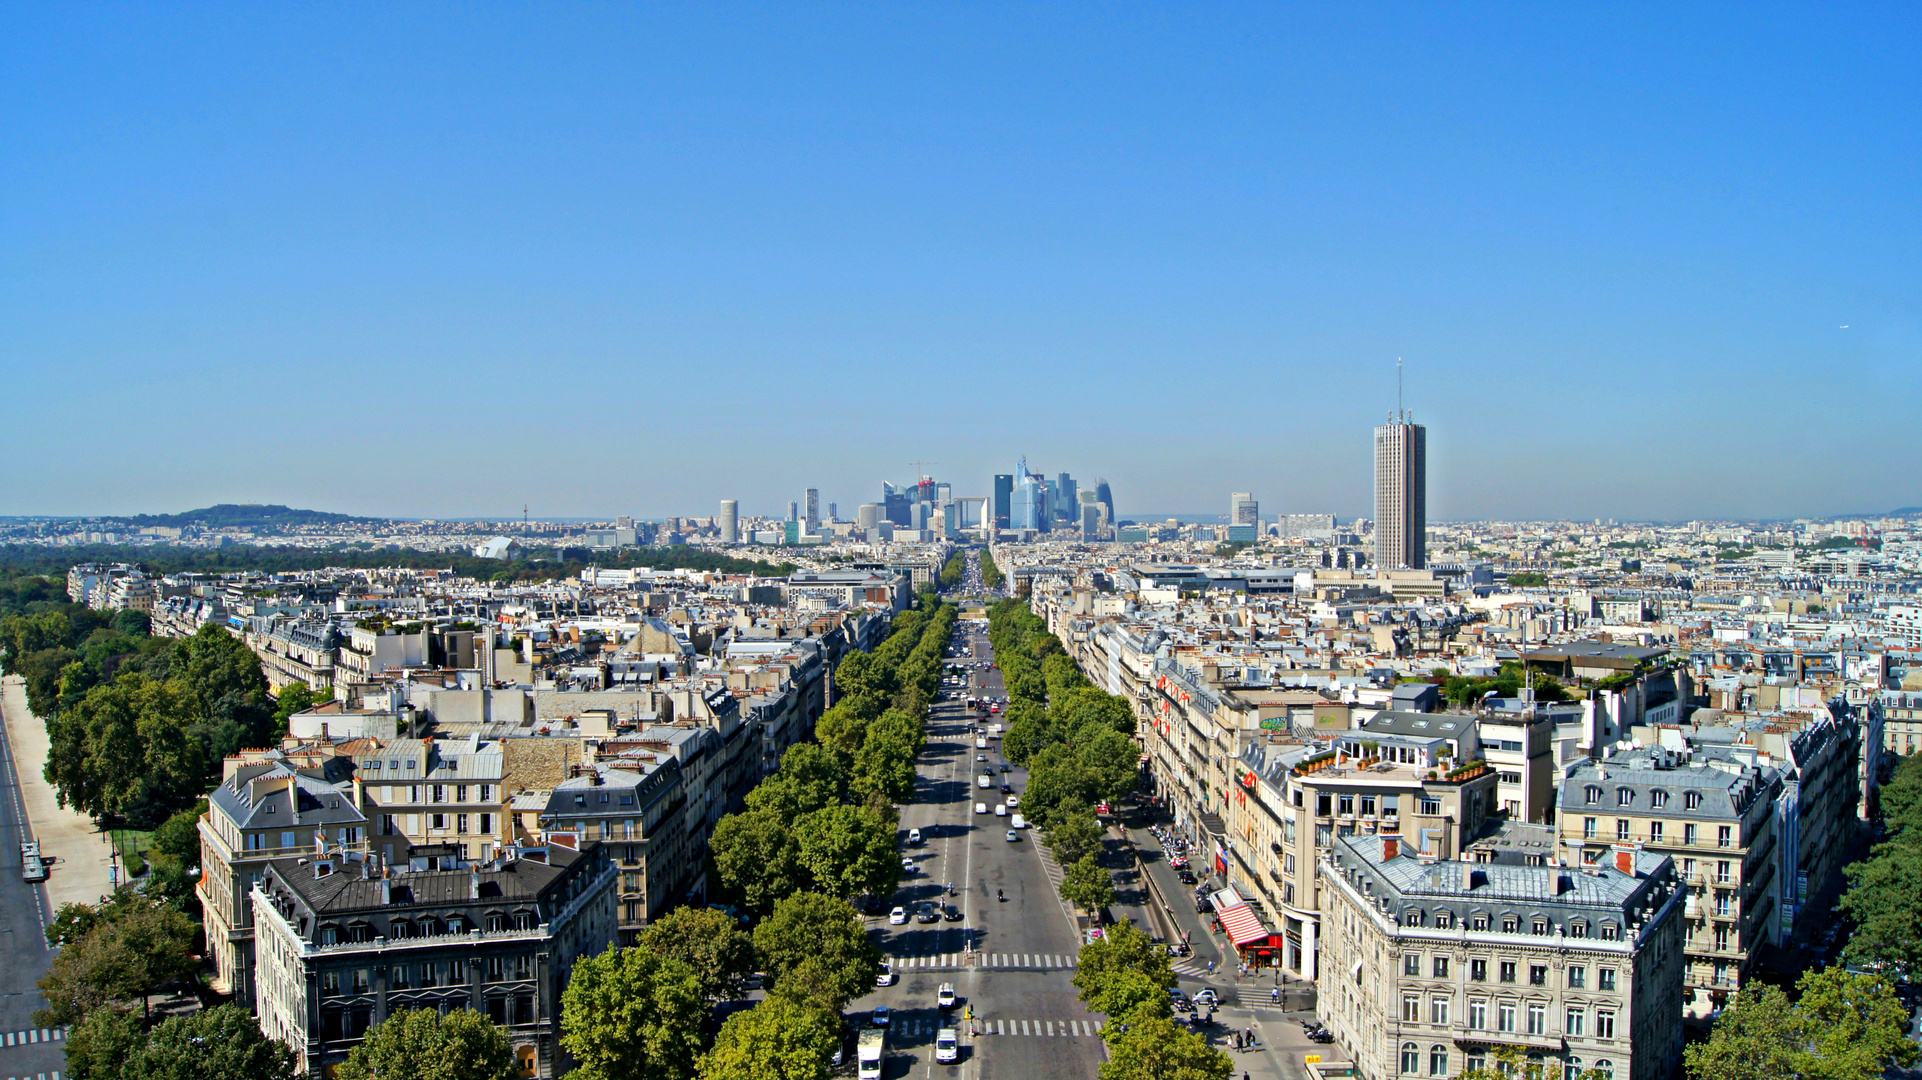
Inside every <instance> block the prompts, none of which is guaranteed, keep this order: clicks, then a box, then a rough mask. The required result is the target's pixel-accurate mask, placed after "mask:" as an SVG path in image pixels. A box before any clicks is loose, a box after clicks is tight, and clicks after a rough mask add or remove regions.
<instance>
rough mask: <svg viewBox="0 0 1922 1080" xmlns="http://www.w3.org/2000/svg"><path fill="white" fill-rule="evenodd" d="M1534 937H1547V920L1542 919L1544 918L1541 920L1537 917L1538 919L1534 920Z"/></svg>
mask: <svg viewBox="0 0 1922 1080" xmlns="http://www.w3.org/2000/svg"><path fill="white" fill-rule="evenodd" d="M1535 936H1536V937H1547V936H1548V920H1547V919H1544V918H1541V917H1539V916H1538V917H1536V919H1535Z"/></svg>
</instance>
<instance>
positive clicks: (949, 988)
mask: <svg viewBox="0 0 1922 1080" xmlns="http://www.w3.org/2000/svg"><path fill="white" fill-rule="evenodd" d="M934 1003H935V1004H936V1005H938V1006H940V1007H941V1008H943V1009H952V1008H954V984H953V983H942V984H941V989H940V990H938V991H936V992H935V995H934Z"/></svg>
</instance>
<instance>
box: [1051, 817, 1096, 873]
mask: <svg viewBox="0 0 1922 1080" xmlns="http://www.w3.org/2000/svg"><path fill="white" fill-rule="evenodd" d="M1102 836H1103V833H1102V829H1101V822H1100V821H1098V820H1096V818H1095V816H1094V814H1093V813H1092V812H1083V813H1077V814H1069V815H1067V816H1065V817H1063V818H1062V819H1061V820H1060V821H1059V822H1057V823H1056V824H1055V825H1054V827H1053V828H1050V829H1049V830H1048V831H1047V833H1046V835H1045V837H1044V839H1045V842H1046V843H1047V845H1048V851H1049V852H1050V853H1052V854H1053V855H1054V858H1055V861H1056V862H1058V863H1060V864H1061V865H1062V866H1071V865H1073V864H1075V863H1078V862H1080V861H1081V859H1082V857H1083V856H1085V855H1089V854H1091V853H1095V852H1099V851H1100V850H1101V843H1102Z"/></svg>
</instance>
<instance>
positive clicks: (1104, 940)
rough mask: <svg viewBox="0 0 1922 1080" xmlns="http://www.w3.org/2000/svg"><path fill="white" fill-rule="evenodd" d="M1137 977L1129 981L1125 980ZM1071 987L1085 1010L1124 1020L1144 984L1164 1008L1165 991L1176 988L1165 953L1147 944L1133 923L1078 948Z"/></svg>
mask: <svg viewBox="0 0 1922 1080" xmlns="http://www.w3.org/2000/svg"><path fill="white" fill-rule="evenodd" d="M1130 975H1134V976H1139V977H1140V978H1139V979H1129V978H1128V977H1127V976H1130ZM1073 982H1074V987H1075V989H1076V990H1077V991H1079V992H1080V995H1081V1001H1082V1003H1083V1004H1085V1005H1087V1006H1088V1008H1090V1009H1092V1010H1094V1011H1095V1012H1098V1013H1104V1014H1106V1015H1108V1016H1117V1015H1121V1016H1125V1015H1128V1012H1129V1010H1131V1009H1133V1008H1134V1007H1136V1006H1137V1005H1138V1004H1139V1003H1140V996H1141V995H1140V988H1141V985H1142V983H1143V982H1145V983H1146V984H1147V985H1149V986H1152V987H1154V988H1155V989H1157V990H1159V991H1160V992H1161V997H1162V999H1164V1000H1162V1001H1161V1007H1162V1009H1164V1010H1165V1009H1166V1008H1167V1002H1166V1000H1165V999H1166V997H1167V991H1168V988H1169V987H1171V986H1174V985H1175V973H1174V969H1173V968H1172V967H1171V966H1169V963H1168V950H1167V949H1164V948H1162V947H1161V946H1159V945H1156V944H1155V943H1154V942H1153V941H1151V940H1149V938H1148V935H1147V934H1145V933H1142V932H1141V931H1140V930H1139V929H1136V927H1135V925H1134V924H1133V923H1116V924H1114V925H1113V926H1110V927H1108V928H1107V929H1106V930H1105V931H1103V936H1102V937H1100V938H1098V939H1096V940H1094V941H1091V942H1089V943H1088V944H1086V945H1083V946H1082V947H1081V954H1080V956H1079V958H1078V960H1077V963H1076V966H1075V973H1074V979H1073Z"/></svg>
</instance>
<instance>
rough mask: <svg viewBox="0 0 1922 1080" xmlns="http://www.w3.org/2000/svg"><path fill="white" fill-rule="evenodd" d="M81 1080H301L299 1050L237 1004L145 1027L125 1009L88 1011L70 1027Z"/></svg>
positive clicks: (73, 1063)
mask: <svg viewBox="0 0 1922 1080" xmlns="http://www.w3.org/2000/svg"><path fill="white" fill-rule="evenodd" d="M66 1052H67V1073H68V1075H69V1076H70V1077H73V1078H74V1080H294V1077H296V1076H297V1075H298V1073H297V1071H296V1070H295V1068H294V1055H293V1051H291V1050H289V1049H287V1047H285V1046H283V1045H282V1044H280V1043H277V1042H274V1041H273V1040H271V1039H269V1038H267V1037H266V1036H264V1035H262V1034H261V1033H260V1025H259V1024H258V1023H257V1022H256V1021H255V1020H254V1017H253V1014H252V1013H250V1012H248V1011H247V1010H245V1009H242V1008H240V1007H238V1006H236V1005H231V1004H228V1005H219V1006H216V1007H214V1008H212V1009H208V1010H206V1011H204V1012H196V1013H188V1014H187V1015H185V1016H170V1017H168V1018H167V1019H165V1020H162V1021H161V1022H160V1023H158V1024H156V1025H154V1028H153V1030H152V1031H143V1030H141V1023H140V1020H139V1018H138V1017H135V1016H133V1015H132V1014H130V1013H124V1012H121V1011H120V1010H118V1009H113V1008H105V1009H98V1010H96V1011H94V1012H93V1013H90V1014H88V1016H87V1018H86V1019H85V1020H82V1021H81V1022H80V1023H79V1025H77V1026H76V1027H75V1028H74V1029H73V1030H72V1031H71V1032H70V1033H69V1035H68V1039H67V1045H66Z"/></svg>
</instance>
